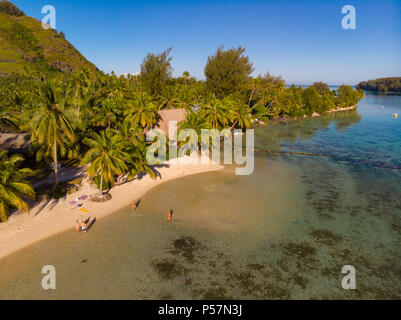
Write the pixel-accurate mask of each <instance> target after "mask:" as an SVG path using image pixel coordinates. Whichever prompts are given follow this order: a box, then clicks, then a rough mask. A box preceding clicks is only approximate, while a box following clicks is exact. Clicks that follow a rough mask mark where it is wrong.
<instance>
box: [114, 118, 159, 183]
mask: <svg viewBox="0 0 401 320" xmlns="http://www.w3.org/2000/svg"><path fill="white" fill-rule="evenodd" d="M118 129H119V131H118V134H119V135H120V136H121V139H122V142H123V145H124V151H125V152H126V153H128V154H129V155H130V157H129V158H128V159H127V163H126V164H127V166H128V177H129V178H130V179H131V178H134V177H135V176H136V175H137V174H139V173H141V172H144V173H147V174H149V175H150V177H151V178H152V179H156V174H155V172H154V171H153V170H152V168H151V167H150V166H149V164H148V162H147V160H146V151H147V146H146V140H145V136H144V134H143V129H142V128H141V127H133V126H131V124H130V122H129V121H123V123H122V124H121V125H120V126H119V128H118Z"/></svg>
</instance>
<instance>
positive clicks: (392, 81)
mask: <svg viewBox="0 0 401 320" xmlns="http://www.w3.org/2000/svg"><path fill="white" fill-rule="evenodd" d="M356 88H357V89H362V90H367V91H379V92H401V77H392V78H379V79H376V80H368V81H363V82H360V83H358V84H357V85H356Z"/></svg>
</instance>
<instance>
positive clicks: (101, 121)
mask: <svg viewBox="0 0 401 320" xmlns="http://www.w3.org/2000/svg"><path fill="white" fill-rule="evenodd" d="M121 107H122V99H121V98H118V97H109V98H106V99H105V100H103V101H102V102H101V104H99V105H98V106H95V107H94V108H93V111H94V116H93V119H92V120H91V122H92V123H93V124H94V125H95V126H99V127H103V128H106V127H107V128H109V129H110V128H111V127H112V124H115V123H116V122H117V120H118V117H119V116H120V114H121V113H122V112H121Z"/></svg>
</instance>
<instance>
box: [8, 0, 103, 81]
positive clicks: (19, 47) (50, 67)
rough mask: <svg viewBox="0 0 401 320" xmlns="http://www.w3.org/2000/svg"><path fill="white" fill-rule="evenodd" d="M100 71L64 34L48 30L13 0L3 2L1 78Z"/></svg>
mask: <svg viewBox="0 0 401 320" xmlns="http://www.w3.org/2000/svg"><path fill="white" fill-rule="evenodd" d="M82 67H86V68H88V69H89V70H93V71H95V70H97V68H96V66H95V65H94V64H92V63H90V62H89V61H88V60H86V59H85V57H84V56H83V55H82V54H81V53H80V52H79V51H78V50H77V49H75V48H74V46H73V45H71V44H70V43H69V42H68V41H67V40H65V39H64V34H63V33H62V32H60V33H57V31H55V30H51V29H48V30H45V29H43V28H42V23H41V22H40V21H38V20H36V19H34V18H31V17H28V16H26V15H25V14H24V13H23V12H22V11H20V10H19V9H18V8H17V7H16V6H15V5H13V4H12V3H11V2H9V1H0V75H7V74H10V73H26V72H28V73H34V72H41V73H48V72H52V71H62V72H73V71H75V70H77V69H80V68H82Z"/></svg>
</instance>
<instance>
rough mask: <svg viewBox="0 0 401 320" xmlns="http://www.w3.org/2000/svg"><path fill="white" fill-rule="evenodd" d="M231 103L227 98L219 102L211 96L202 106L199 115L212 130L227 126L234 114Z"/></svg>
mask: <svg viewBox="0 0 401 320" xmlns="http://www.w3.org/2000/svg"><path fill="white" fill-rule="evenodd" d="M231 103H232V101H231V100H230V99H228V98H224V99H223V100H220V99H218V98H216V96H214V95H211V96H209V97H208V99H207V101H206V102H205V103H204V104H202V106H201V108H200V112H199V115H200V116H201V117H202V118H203V119H204V120H205V121H206V122H208V123H209V124H210V125H211V126H212V127H213V129H217V128H221V127H225V126H227V125H228V124H229V123H231V122H232V119H233V116H234V112H233V109H232V104H231Z"/></svg>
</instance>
